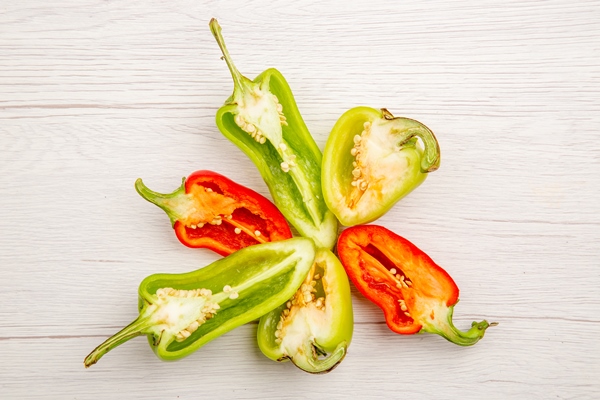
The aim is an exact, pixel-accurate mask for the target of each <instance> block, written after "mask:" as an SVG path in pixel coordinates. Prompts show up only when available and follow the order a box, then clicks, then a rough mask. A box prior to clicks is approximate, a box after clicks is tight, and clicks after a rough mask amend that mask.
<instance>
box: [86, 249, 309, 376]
mask: <svg viewBox="0 0 600 400" xmlns="http://www.w3.org/2000/svg"><path fill="white" fill-rule="evenodd" d="M314 257H315V249H314V244H313V242H312V240H310V239H306V238H292V239H287V240H284V241H280V242H272V243H265V244H259V245H255V246H250V247H247V248H244V249H242V250H239V251H237V252H235V253H233V254H231V255H230V256H228V257H226V258H223V259H220V260H217V261H215V262H213V263H212V264H210V265H208V266H206V267H204V268H201V269H199V270H197V271H193V272H189V273H184V274H154V275H150V276H149V277H147V278H146V279H144V280H143V281H142V283H141V284H140V287H139V317H138V318H137V319H136V320H135V321H133V322H132V323H131V324H129V325H128V326H127V327H125V328H123V329H122V330H121V331H120V332H118V333H116V334H115V335H113V336H112V337H110V338H109V339H107V340H106V341H105V342H104V343H102V344H101V345H100V346H98V347H97V348H95V349H94V350H93V351H92V352H91V353H90V354H89V355H88V356H87V357H86V358H85V361H84V365H85V366H86V367H89V366H91V365H93V364H95V363H96V362H97V361H98V360H99V359H100V358H101V357H102V356H103V355H104V354H106V353H107V352H108V351H110V350H111V349H113V348H114V347H116V346H119V345H120V344H122V343H124V342H126V341H128V340H129V339H132V338H134V337H136V336H140V335H143V334H146V335H148V341H149V343H150V345H151V347H152V349H153V350H154V352H155V353H156V355H157V356H158V357H159V358H161V359H163V360H176V359H179V358H182V357H185V356H187V355H189V354H191V353H192V352H194V351H195V350H197V349H198V348H200V347H201V346H203V345H204V344H206V343H207V342H209V341H211V340H213V339H215V338H217V337H218V336H220V335H222V334H224V333H226V332H228V331H230V330H232V329H234V328H236V327H238V326H240V325H243V324H245V323H247V322H250V321H252V320H255V319H256V318H259V317H260V316H262V315H264V314H266V313H268V312H269V311H271V310H273V309H274V308H275V307H278V306H279V305H280V304H281V303H283V302H284V301H286V300H287V299H289V298H290V296H292V294H294V292H295V291H296V290H297V289H298V287H299V286H300V284H301V283H302V281H303V280H304V278H305V277H306V274H307V273H308V271H309V270H310V268H311V266H312V264H313V261H314Z"/></svg>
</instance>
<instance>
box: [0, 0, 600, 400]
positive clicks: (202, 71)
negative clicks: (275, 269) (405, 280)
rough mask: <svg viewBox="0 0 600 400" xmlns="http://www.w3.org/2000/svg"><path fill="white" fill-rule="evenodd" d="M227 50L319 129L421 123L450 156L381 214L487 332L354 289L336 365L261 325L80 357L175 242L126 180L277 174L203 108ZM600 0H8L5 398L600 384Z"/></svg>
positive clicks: (1, 26)
mask: <svg viewBox="0 0 600 400" xmlns="http://www.w3.org/2000/svg"><path fill="white" fill-rule="evenodd" d="M211 17H217V18H219V20H220V22H221V25H222V26H223V33H224V35H225V38H226V40H227V43H228V47H229V50H230V52H231V53H232V56H233V57H234V59H235V61H236V63H237V65H238V67H239V68H240V70H242V71H243V72H244V73H245V74H246V75H248V76H249V77H253V76H255V75H257V74H258V73H260V72H261V71H263V70H264V69H266V68H267V67H276V68H278V69H279V70H281V71H282V73H283V74H284V75H285V76H286V78H287V79H288V81H289V83H290V86H291V87H292V89H293V91H294V94H295V96H296V99H297V102H298V105H299V107H300V110H301V112H302V114H303V116H304V118H305V121H306V123H307V125H308V127H309V128H310V129H311V132H312V133H313V135H314V137H315V139H316V140H317V142H318V144H319V145H320V146H323V145H324V143H325V141H326V139H327V135H328V132H329V129H330V128H331V127H332V126H333V124H334V123H335V121H336V119H337V118H338V117H339V116H340V115H341V114H342V113H343V112H344V111H345V110H347V109H348V108H350V107H353V106H356V105H369V106H373V107H386V108H388V109H389V110H390V111H392V112H393V113H394V114H396V115H404V116H409V117H412V118H415V119H418V120H420V121H422V122H423V123H425V124H427V125H428V126H429V127H430V128H431V129H432V130H433V131H434V132H435V133H436V135H437V137H438V140H439V142H440V146H441V149H442V165H441V168H440V170H439V171H437V172H435V173H434V174H432V175H431V176H430V177H429V178H428V180H427V181H426V182H425V183H424V184H423V185H422V186H421V187H420V188H419V189H418V190H417V191H415V192H414V193H412V194H411V195H410V196H408V197H407V198H406V199H404V200H403V201H402V202H401V203H399V204H398V205H397V206H396V207H394V208H393V209H392V210H391V211H390V212H389V213H388V214H387V215H386V216H384V217H383V218H382V219H381V220H380V221H379V223H381V224H383V225H385V226H387V227H389V228H390V229H392V230H394V231H395V232H397V233H399V234H401V235H403V236H405V237H406V238H408V239H409V240H411V241H412V242H414V243H415V244H417V246H419V247H420V248H422V249H423V250H425V251H426V252H427V253H428V254H429V255H430V256H431V257H432V258H433V259H434V260H435V261H436V262H437V263H438V264H440V265H441V266H443V267H444V268H445V269H446V270H447V271H448V272H449V273H450V274H451V275H452V276H453V278H454V279H455V281H456V282H457V283H458V285H459V287H460V288H461V302H460V303H459V305H458V306H457V307H456V312H455V314H456V322H457V325H458V326H460V327H467V326H469V324H470V322H471V321H472V320H476V319H483V318H487V319H489V320H493V321H497V322H499V323H500V325H499V326H497V327H495V328H493V329H490V330H489V332H488V333H487V335H486V337H485V338H484V340H482V341H481V342H480V343H478V344H477V345H476V346H474V347H472V348H459V347H457V346H453V345H451V344H449V343H447V342H445V341H444V340H443V339H441V338H439V337H437V336H433V335H418V336H413V337H401V336H398V335H395V334H393V333H391V332H390V331H389V330H388V329H387V328H386V326H385V324H384V322H383V318H382V315H381V313H380V312H379V310H378V309H377V308H376V307H375V306H373V305H372V304H370V303H368V302H367V301H366V300H365V299H364V298H363V297H362V296H361V295H360V294H358V292H356V291H353V302H354V306H355V319H356V326H355V334H354V340H353V344H352V346H351V347H350V351H349V354H348V356H347V358H346V360H344V362H343V363H342V364H341V365H340V366H339V368H338V369H336V370H335V371H333V372H332V373H330V374H327V375H321V376H312V375H308V374H305V373H302V372H301V371H299V370H296V369H295V368H294V367H293V366H292V365H290V364H277V363H273V362H271V361H269V360H267V359H266V358H265V357H264V356H262V354H261V353H260V351H259V350H258V348H257V347H256V345H255V342H254V339H253V336H254V334H255V330H256V324H255V323H254V324H248V325H247V326H244V327H242V328H240V329H238V330H235V331H233V332H230V333H228V334H227V335H225V336H224V337H221V338H219V339H217V340H215V341H214V342H212V343H210V344H209V345H207V346H206V347H204V348H203V349H201V350H200V351H198V352H197V353H195V354H194V355H193V356H191V357H188V358H186V359H184V360H181V361H178V362H176V363H162V362H160V361H159V360H158V359H157V358H156V357H155V356H154V355H153V354H152V352H151V351H150V349H149V348H148V346H147V344H146V343H145V341H144V340H143V339H137V340H133V341H131V342H129V343H127V344H125V345H123V346H121V347H120V348H119V349H118V350H115V351H113V352H111V353H110V354H109V355H107V356H106V357H105V358H104V359H103V360H102V361H101V362H100V363H99V364H98V365H96V366H94V367H93V368H91V369H90V370H84V368H83V365H82V360H83V357H84V356H85V355H86V354H87V353H88V352H89V351H90V350H91V349H92V348H93V347H95V346H96V345H97V344H99V343H100V342H101V341H103V340H104V339H105V338H106V337H107V336H108V335H110V334H112V333H114V332H115V331H116V330H118V329H119V328H120V327H121V326H122V325H124V324H126V323H128V322H129V321H130V320H131V319H132V318H134V317H135V315H136V309H135V306H136V304H135V301H136V290H137V285H138V284H139V282H140V281H141V279H143V278H144V277H145V276H147V275H148V274H150V273H154V272H180V271H188V270H192V269H195V268H198V267H200V266H203V265H206V264H207V263H209V262H210V261H212V260H215V259H216V256H215V255H212V254H211V253H209V252H207V251H203V250H192V249H187V248H184V247H183V246H181V245H180V244H179V243H178V241H177V239H176V238H175V237H174V235H173V234H172V232H171V229H170V228H169V222H168V219H167V218H166V216H165V215H164V214H163V213H162V212H161V211H160V210H159V209H157V208H156V207H154V206H153V205H151V204H149V203H146V202H145V201H144V200H143V199H141V198H140V197H139V196H138V195H137V194H136V193H135V191H134V189H133V182H134V181H135V179H136V178H138V177H143V178H144V180H145V182H146V183H147V184H148V185H149V186H150V187H152V188H154V189H155V190H159V191H170V190H172V189H174V188H175V187H176V186H177V185H178V183H179V180H180V178H181V177H182V176H185V175H188V174H189V173H190V172H192V171H194V170H197V169H213V170H215V171H218V172H220V173H223V174H225V175H227V176H229V177H230V178H232V179H234V180H235V181H237V182H239V183H242V184H244V185H247V186H250V187H252V188H254V189H255V190H257V191H258V192H260V193H262V194H264V195H268V191H267V189H266V186H265V184H264V183H263V182H262V180H261V178H260V175H259V174H258V172H257V171H256V170H255V168H254V166H253V165H252V164H251V162H250V161H248V160H247V159H246V158H245V157H244V156H243V154H242V153H241V152H240V151H239V150H237V149H236V148H235V147H234V146H233V145H232V144H230V143H229V142H228V141H227V140H226V139H225V138H224V137H222V136H221V134H220V133H219V131H218V130H217V129H216V126H215V123H214V115H215V112H216V110H217V109H218V107H219V106H220V105H221V104H222V103H223V101H224V100H225V99H226V98H227V97H228V96H229V95H230V94H231V91H232V83H231V79H230V77H229V73H228V71H227V69H226V66H225V63H224V62H223V61H222V60H220V53H219V50H218V47H217V45H216V43H215V42H214V40H213V38H212V36H211V34H210V31H209V29H208V26H207V24H208V21H209V20H210V18H211ZM599 19H600V8H598V4H597V2H596V1H564V0H551V1H505V2H496V1H490V0H483V1H449V2H441V1H439V2H438V1H435V2H422V1H402V2H396V1H387V2H379V1H374V2H373V1H372V2H356V3H352V2H343V1H333V2H317V1H313V0H299V1H295V2H293V4H292V2H285V1H264V0H261V1H255V2H242V1H228V2H216V1H187V0H185V1H184V0H181V1H171V2H163V1H158V0H150V1H101V0H82V1H67V0H57V1H53V2H44V1H40V0H27V1H19V2H17V1H13V2H9V1H4V2H0V190H1V194H2V196H0V232H2V236H1V240H0V272H1V273H2V274H1V276H2V277H1V278H0V304H1V306H0V326H2V332H1V333H0V360H1V361H2V362H1V363H0V397H2V398H6V399H12V398H15V399H16V398H18V399H33V398H43V399H99V398H123V399H133V398H144V399H197V398H199V397H202V398H232V399H233V398H236V399H238V398H244V399H298V398H332V399H334V398H347V397H350V396H353V397H356V398H360V399H368V398H373V399H375V398H416V399H428V398H442V399H454V398H462V399H480V398H488V399H507V398H514V399H522V398H528V399H550V398H557V399H574V398H577V399H595V398H600V383H599V381H598V377H600V344H599V341H598V339H597V338H598V336H599V334H600V311H599V310H600V291H598V287H599V286H600V251H599V250H598V243H599V242H600V206H599V202H598V199H599V198H600V156H599V154H600V25H599V24H598V20H599Z"/></svg>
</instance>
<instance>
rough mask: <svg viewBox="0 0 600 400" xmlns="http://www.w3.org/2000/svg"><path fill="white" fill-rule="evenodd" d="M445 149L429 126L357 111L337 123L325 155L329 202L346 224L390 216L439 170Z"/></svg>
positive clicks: (325, 187) (366, 110)
mask: <svg viewBox="0 0 600 400" xmlns="http://www.w3.org/2000/svg"><path fill="white" fill-rule="evenodd" d="M439 164H440V149H439V145H438V142H437V140H436V138H435V136H434V134H433V132H431V131H430V130H429V129H428V128H427V127H426V126H425V125H423V124H421V123H420V122H418V121H415V120H413V119H409V118H400V117H398V118H396V117H394V116H393V115H392V114H391V113H390V112H389V111H387V110H386V109H381V110H376V109H374V108H370V107H356V108H352V109H350V110H348V111H346V112H345V113H344V114H343V115H342V116H341V117H340V118H339V119H338V121H337V122H336V124H335V126H334V127H333V129H332V130H331V134H330V135H329V138H328V139H327V143H326V145H325V151H324V152H323V166H322V168H323V170H322V183H323V195H324V196H325V202H326V203H327V206H328V207H329V209H330V210H331V211H333V213H334V214H335V215H336V216H337V218H338V219H339V221H340V222H341V223H342V224H343V225H346V226H354V225H359V224H364V223H367V222H371V221H374V220H376V219H377V218H379V217H381V216H382V215H383V214H385V213H386V212H387V211H388V210H389V209H390V208H391V207H392V206H393V205H394V204H396V202H398V201H399V200H400V199H401V198H403V197H404V196H406V195H407V194H408V193H410V192H411V191H412V190H414V189H415V188H416V187H417V186H419V185H420V184H421V183H422V182H423V181H424V180H425V178H426V177H427V174H428V173H429V172H432V171H435V170H436V169H437V168H438V167H439Z"/></svg>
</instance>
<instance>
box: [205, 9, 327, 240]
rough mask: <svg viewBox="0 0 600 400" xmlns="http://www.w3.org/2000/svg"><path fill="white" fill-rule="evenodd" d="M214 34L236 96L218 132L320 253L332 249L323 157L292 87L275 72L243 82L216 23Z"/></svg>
mask: <svg viewBox="0 0 600 400" xmlns="http://www.w3.org/2000/svg"><path fill="white" fill-rule="evenodd" d="M210 28H211V31H212V33H213V35H214V36H215V38H216V40H217V42H218V44H219V46H220V48H221V51H222V52H223V56H224V58H225V61H226V62H227V65H228V67H229V69H230V72H231V75H232V77H233V81H234V92H233V94H232V96H231V97H230V98H229V99H227V101H226V102H225V105H223V106H222V107H221V108H220V109H219V110H218V111H217V115H216V123H217V127H218V128H219V130H220V131H221V133H222V134H223V135H224V136H225V137H226V138H227V139H229V140H230V141H231V142H233V144H235V145H236V146H237V147H239V148H240V149H241V150H242V151H243V152H244V153H245V154H246V155H247V156H248V157H249V158H250V160H251V161H252V162H253V163H254V164H255V165H256V167H257V168H258V170H259V172H260V174H261V176H262V178H263V180H264V181H265V183H266V184H267V186H268V188H269V191H270V193H271V195H272V197H273V200H274V203H275V205H276V206H277V207H278V208H279V210H280V211H281V212H282V214H283V215H284V216H285V217H286V218H287V220H288V221H289V222H290V224H291V225H293V226H294V227H295V228H296V230H297V231H298V232H299V233H300V234H301V235H302V236H305V237H310V238H312V239H313V240H314V241H315V244H316V245H317V248H327V249H331V248H332V247H333V245H334V244H335V241H336V239H337V225H338V224H337V220H336V218H335V216H334V215H333V213H332V212H331V211H329V209H328V208H327V205H326V204H325V201H324V199H323V194H322V188H321V161H322V154H321V151H320V150H319V147H318V146H317V144H316V143H315V141H314V139H313V137H312V136H311V134H310V132H309V131H308V129H307V127H306V124H305V123H304V120H303V119H302V116H301V115H300V113H299V111H298V107H297V105H296V101H295V100H294V96H293V95H292V91H291V89H290V87H289V85H288V84H287V82H286V80H285V78H284V77H283V75H282V74H281V73H280V72H279V71H277V70H276V69H273V68H271V69H268V70H266V71H264V72H263V73H261V74H260V75H258V76H257V77H256V79H254V80H253V81H251V80H250V79H248V78H246V77H245V76H243V75H242V74H241V73H240V72H239V71H238V70H237V68H236V67H235V65H234V64H233V62H232V61H231V57H230V56H229V52H228V51H227V48H226V47H225V44H224V41H223V37H222V35H221V27H220V26H219V24H218V23H217V21H216V20H214V19H213V20H212V21H211V22H210Z"/></svg>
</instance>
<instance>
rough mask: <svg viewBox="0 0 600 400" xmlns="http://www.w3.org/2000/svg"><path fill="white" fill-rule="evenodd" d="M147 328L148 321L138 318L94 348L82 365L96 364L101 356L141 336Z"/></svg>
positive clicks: (87, 366)
mask: <svg viewBox="0 0 600 400" xmlns="http://www.w3.org/2000/svg"><path fill="white" fill-rule="evenodd" d="M147 327H148V319H147V318H142V317H141V316H140V317H138V318H137V319H136V320H135V321H133V322H132V323H130V324H129V325H127V326H126V327H125V328H123V329H121V330H120V331H119V332H117V333H115V334H114V335H112V336H111V337H109V338H108V339H106V340H105V341H104V343H102V344H101V345H100V346H98V347H96V348H95V349H94V350H92V352H91V353H90V354H88V356H87V357H86V358H85V360H83V365H85V367H86V368H89V367H90V366H92V365H94V364H96V363H97V362H98V360H100V358H102V356H103V355H105V354H106V353H108V352H109V351H111V350H112V349H114V348H115V347H117V346H119V345H121V344H123V343H125V342H126V341H128V340H129V339H133V338H134V337H136V336H140V335H142V334H143V333H144V332H143V330H144V329H145V328H147Z"/></svg>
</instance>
